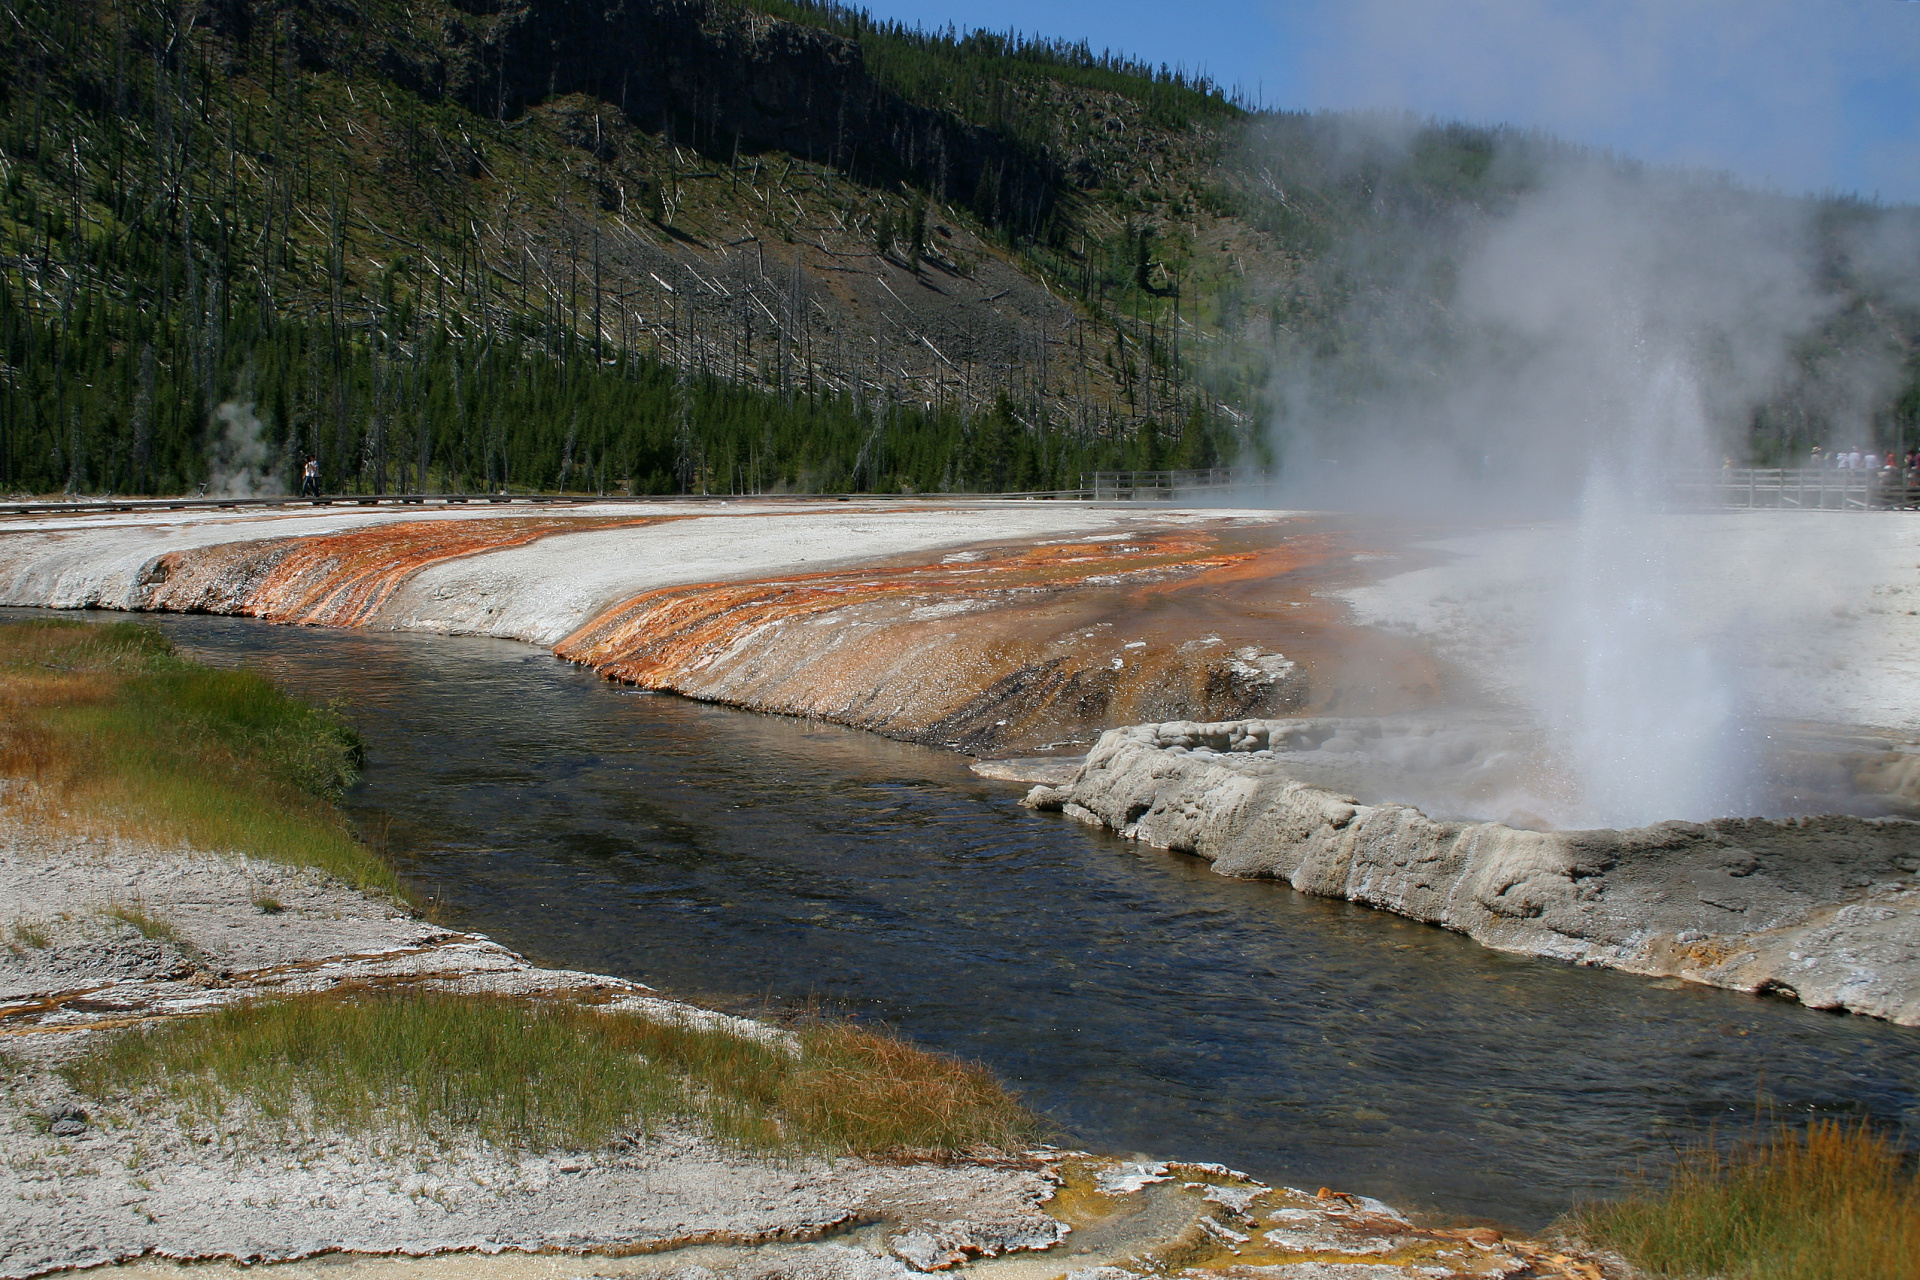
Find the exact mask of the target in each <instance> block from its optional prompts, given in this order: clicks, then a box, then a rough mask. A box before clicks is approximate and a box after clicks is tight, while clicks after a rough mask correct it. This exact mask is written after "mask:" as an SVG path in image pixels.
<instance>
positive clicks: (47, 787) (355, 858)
mask: <svg viewBox="0 0 1920 1280" xmlns="http://www.w3.org/2000/svg"><path fill="white" fill-rule="evenodd" d="M362 758H363V748H362V745H361V742H360V739H359V737H358V735H356V734H355V733H354V731H353V729H352V727H351V726H349V725H348V724H347V723H346V721H345V720H344V719H343V718H342V717H341V716H340V715H339V713H338V712H337V711H335V710H333V709H331V708H319V707H314V706H310V705H308V704H307V703H304V702H301V701H299V700H298V699H295V698H292V697H289V696H287V695H286V694H285V693H282V692H281V691H280V690H278V689H276V688H275V687H274V686H273V684H272V683H271V682H270V681H268V680H266V679H264V678H263V677H261V676H259V675H257V674H255V673H253V672H249V671H225V670H216V669H213V668H209V667H204V666H201V665H199V664H197V663H194V662H190V661H188V660H187V659H185V658H182V657H181V656H180V655H178V654H177V653H175V652H174V650H173V646H172V644H171V643H170V642H169V641H168V640H167V638H166V637H165V636H164V635H162V634H161V633H160V632H159V631H158V630H157V629H155V628H153V627H150V626H146V625H143V624H139V623H132V622H120V623H112V624H108V625H99V624H89V623H81V622H74V621H69V620H66V619H35V620H32V621H28V622H18V623H6V624H0V776H5V777H11V778H16V779H21V780H25V781H29V782H31V783H32V784H33V785H32V786H31V787H30V788H24V789H13V790H10V792H9V801H10V802H11V803H13V804H15V805H23V804H29V803H35V802H37V803H38V806H39V812H38V814H37V817H38V818H39V819H40V820H41V821H43V822H48V823H55V824H65V825H68V826H71V827H75V828H78V829H82V830H89V831H96V832H100V833H103V834H116V835H124V836H128V837H132V838H141V839H149V840H154V841H157V842H160V843H165V844H186V845H190V846H192V847H194V848H199V849H208V850H235V851H239V852H242V853H246V854H250V855H253V856H255V857H260V858H266V859H269V860H272V861H276V862H281V863H286V864H289V865H293V866H306V867H316V868H318V869H320V870H322V871H325V872H328V873H329V874H331V875H334V876H337V877H338V878H340V879H342V880H344V881H346V882H347V883H349V884H351V885H353V886H355V887H356V888H359V889H365V890H375V891H380V892H385V893H388V894H392V895H394V896H396V897H398V896H399V894H400V886H399V882H398V881H397V879H396V878H395V877H394V874H393V872H392V869H391V868H390V867H388V866H387V865H386V863H385V862H384V861H382V860H381V859H380V858H378V857H377V856H375V854H374V853H373V852H372V851H371V850H369V849H368V848H367V847H366V846H365V845H364V844H362V843H361V842H360V841H359V840H357V839H355V837H354V835H353V832H352V830H351V829H350V828H349V827H348V825H347V822H346V819H345V817H344V816H343V815H342V814H341V813H340V812H339V810H338V809H337V808H335V806H334V804H333V801H334V800H335V799H337V798H338V797H339V796H340V794H341V793H342V792H344V791H345V790H346V788H347V787H349V786H351V785H352V783H353V781H354V779H355V778H356V777H357V776H358V774H359V769H360V764H361V761H362Z"/></svg>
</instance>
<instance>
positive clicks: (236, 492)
mask: <svg viewBox="0 0 1920 1280" xmlns="http://www.w3.org/2000/svg"><path fill="white" fill-rule="evenodd" d="M213 416H214V419H215V421H217V422H218V423H219V424H220V434H219V436H218V437H217V438H216V439H215V440H214V443H213V471H212V474H211V476H210V477H209V479H208V481H207V492H208V493H209V494H212V495H213V496H215V497H220V498H277V497H280V496H282V495H284V494H285V493H286V491H287V487H286V485H285V483H283V482H282V481H281V479H280V477H279V476H278V475H276V474H275V473H274V467H273V446H272V445H271V444H269V443H268V442H267V439H266V429H265V427H264V425H263V424H262V423H261V421H260V419H259V418H258V417H256V416H255V415H254V412H253V402H252V401H248V402H246V403H244V404H243V403H240V402H238V401H233V400H228V401H226V402H224V403H222V404H221V405H220V407H219V408H217V409H215V410H214V411H213Z"/></svg>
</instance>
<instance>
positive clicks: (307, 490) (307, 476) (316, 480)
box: [300, 457, 320, 498]
mask: <svg viewBox="0 0 1920 1280" xmlns="http://www.w3.org/2000/svg"><path fill="white" fill-rule="evenodd" d="M300 496H301V497H303V498H317V497H319V496H320V459H318V458H315V457H309V458H308V459H307V465H306V466H304V467H302V468H301V469H300Z"/></svg>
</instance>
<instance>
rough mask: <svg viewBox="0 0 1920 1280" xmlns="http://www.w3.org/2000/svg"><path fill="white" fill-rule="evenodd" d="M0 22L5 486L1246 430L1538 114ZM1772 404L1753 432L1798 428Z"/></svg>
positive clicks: (122, 484)
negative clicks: (1380, 135) (1405, 125)
mask: <svg viewBox="0 0 1920 1280" xmlns="http://www.w3.org/2000/svg"><path fill="white" fill-rule="evenodd" d="M0 15H3V17H0V359H3V360H4V367H0V488H5V489H8V490H14V491H22V490H24V491H38V492H45V491H57V490H62V489H64V490H68V491H72V492H84V493H95V492H109V491H110V492H117V493H150V492H178V491H182V490H185V489H189V488H192V487H194V486H197V485H200V484H207V483H210V484H212V485H214V486H216V487H217V488H226V489H233V490H238V489H243V488H260V489H271V488H273V487H274V486H284V485H286V484H287V483H288V481H289V479H290V477H291V476H293V475H294V474H296V473H297V469H298V460H299V459H301V458H302V457H303V456H304V455H305V454H307V453H309V452H311V453H313V454H315V455H316V456H318V457H319V459H320V460H321V463H322V465H323V469H324V475H325V483H326V485H327V486H328V488H329V489H348V490H357V491H393V490H402V489H425V490H438V489H443V488H447V489H458V490H466V491H472V490H497V489H501V488H513V489H516V490H518V489H527V488H538V489H567V490H575V491H593V492H622V491H629V490H630V491H634V492H676V491H705V492H752V491H778V490H796V489H797V490H821V491H832V490H839V491H846V490H867V491H875V490H886V491H899V490H903V489H912V490H919V491H929V490H1006V489H1030V488H1052V487H1064V486H1070V485H1073V484H1075V483H1077V480H1078V477H1079V475H1080V474H1081V473H1082V472H1083V471H1087V470H1092V469H1096V468H1116V467H1126V468H1133V467H1141V468H1147V467H1183V466H1205V465H1224V464H1232V463H1236V462H1238V463H1260V462H1263V461H1265V460H1267V453H1266V448H1267V446H1266V437H1265V434H1264V428H1263V416H1264V415H1266V414H1268V413H1270V412H1271V406H1270V405H1269V404H1268V403H1267V402H1266V400H1265V399H1264V397H1263V390H1264V388H1265V387H1266V386H1267V385H1268V381H1269V377H1270V374H1271V372H1272V370H1273V368H1274V366H1275V362H1276V361H1280V362H1284V361H1287V360H1292V359H1309V358H1310V359H1315V360H1328V359H1332V360H1334V361H1336V362H1339V361H1346V362H1347V363H1348V364H1350V365H1351V370H1350V376H1351V378H1352V379H1353V380H1354V381H1355V383H1356V384H1364V383H1365V382H1366V380H1367V379H1368V378H1369V377H1370V376H1371V374H1370V373H1369V372H1368V368H1367V359H1368V356H1367V354H1366V351H1365V344H1364V343H1363V342H1361V341H1359V340H1358V339H1357V338H1356V337H1355V336H1354V326H1355V325H1356V324H1358V323H1360V320H1359V319H1357V318H1356V317H1363V316H1364V314H1365V313H1366V307H1365V306H1364V305H1359V304H1364V303H1366V302H1367V300H1368V299H1370V298H1375V297H1377V296H1381V295H1382V292H1383V290H1386V291H1387V292H1393V291H1395V290H1397V291H1398V292H1397V293H1395V296H1397V297H1402V298H1403V299H1404V298H1405V297H1406V296H1407V295H1408V286H1407V284H1406V283H1405V282H1404V281H1398V280H1396V281H1394V282H1393V283H1392V286H1391V288H1390V289H1388V288H1387V286H1386V285H1385V284H1383V282H1384V281H1387V280H1388V278H1389V273H1386V272H1384V271H1383V270H1379V269H1377V268H1378V263H1377V262H1374V261H1370V260H1369V257H1368V253H1367V252H1356V251H1355V245H1356V244H1361V245H1371V246H1372V249H1371V250H1370V252H1372V253H1373V254H1374V255H1375V257H1376V258H1379V257H1384V256H1390V254H1391V251H1392V246H1393V245H1394V244H1395V243H1397V241H1396V237H1403V236H1405V235H1407V234H1413V233H1416V232H1417V233H1418V234H1427V233H1428V232H1430V231H1431V230H1432V229H1433V228H1435V227H1442V228H1460V227H1467V226H1470V225H1471V224H1472V222H1473V220H1474V219H1476V218H1479V217H1485V216H1488V214H1489V211H1495V210H1497V209H1498V207H1499V206H1500V204H1501V202H1502V201H1503V200H1510V199H1512V198H1513V197H1514V196H1515V195H1516V193H1518V192H1521V191H1523V190H1525V189H1526V187H1527V185H1528V183H1529V182H1530V181H1531V180H1532V179H1531V177H1530V173H1531V170H1530V167H1529V166H1530V163H1531V162H1532V161H1544V159H1546V158H1550V157H1551V156H1553V155H1555V154H1558V152H1559V151H1561V150H1564V148H1559V147H1558V144H1554V143H1552V142H1550V141H1546V140H1540V139H1518V138H1513V137H1509V136H1506V135H1496V134H1493V133H1489V132H1487V131H1484V130H1473V129H1465V128H1450V127H1437V126H1436V127H1427V128H1422V129H1419V130H1416V131H1414V134H1413V136H1412V137H1411V140H1410V141H1409V142H1408V143H1407V145H1406V146H1404V147H1402V148H1398V149H1394V150H1392V151H1391V152H1390V153H1387V152H1383V153H1382V154H1380V155H1378V156H1373V155H1361V156H1359V157H1358V158H1356V157H1355V156H1354V155H1353V154H1352V148H1351V147H1350V145H1349V144H1348V142H1347V141H1346V140H1345V139H1344V135H1343V133H1342V126H1341V124H1340V122H1339V121H1338V120H1336V119H1328V118H1312V117H1301V116H1273V115H1262V116H1253V115H1250V114H1249V113H1247V112H1246V111H1244V110H1243V109H1242V108H1241V107H1240V106H1238V105H1236V104H1234V103H1233V102H1230V101H1229V100H1228V99H1227V98H1226V97H1225V96H1224V95H1223V94H1222V93H1221V92H1220V91H1219V90H1218V89H1217V88H1216V87H1214V86H1212V85H1210V84H1208V83H1207V82H1205V81H1204V80H1196V79H1193V78H1190V77H1187V76H1185V75H1182V74H1180V73H1179V72H1176V71H1170V70H1168V69H1166V68H1154V67H1151V66H1148V65H1145V64H1136V63H1133V62H1129V61H1126V60H1124V59H1119V58H1115V57H1113V56H1110V55H1106V54H1096V53H1095V52H1094V51H1092V50H1090V49H1088V48H1086V47H1085V46H1075V45H1069V44H1063V43H1050V42H1047V41H1042V40H1027V39H1021V38H1014V37H1000V36H993V35H990V34H985V33H971V34H968V33H948V34H937V33H936V34H927V33H922V32H917V31H907V30H902V29H900V28H897V27H893V26H888V25H886V24H881V23H877V22H875V21H873V20H871V19H870V18H869V17H867V16H866V15H865V14H863V13H861V12H858V11H853V10H845V9H840V8H837V7H834V6H831V5H814V4H809V3H796V2H794V0H748V2H746V3H734V2H732V0H608V2H607V3H604V4H594V5H578V4H570V3H565V2H564V0H404V2H403V0H201V2H197V3H196V2H194V0H171V2H167V3H162V2H160V0H0ZM1497 152H1498V153H1500V154H1501V155H1502V156H1504V157H1506V158H1505V159H1504V160H1503V161H1502V163H1494V158H1495V156H1496V153H1497ZM1515 157H1518V159H1517V160H1516V159H1514V158H1515ZM1529 158H1531V160H1529ZM1834 207H1835V214H1834V216H1835V217H1844V216H1856V214H1855V212H1849V208H1848V207H1846V206H1844V205H1843V204H1840V203H1836V205H1835V206H1834ZM1856 212H1857V211H1856ZM1858 216H1878V215H1877V214H1875V213H1874V212H1873V211H1870V210H1869V211H1865V212H1860V213H1858ZM1356 227H1367V228H1372V235H1371V238H1370V239H1367V238H1362V239H1360V240H1356V239H1355V237H1354V234H1353V233H1354V230H1355V228H1356ZM1410 229H1411V230H1410ZM1424 287H1428V286H1425V285H1422V286H1418V287H1416V288H1415V289H1414V292H1415V293H1418V289H1419V288H1424ZM1430 287H1431V288H1432V289H1434V290H1437V291H1440V292H1442V293H1443V292H1444V289H1445V283H1444V281H1443V280H1435V281H1434V282H1431V285H1430ZM1874 302H1875V299H1873V298H1871V297H1866V296H1865V295H1864V294H1863V302H1862V306H1863V307H1867V308H1868V310H1867V311H1861V310H1860V309H1859V308H1856V309H1855V313H1856V315H1855V318H1856V320H1857V321H1858V325H1859V326H1864V328H1863V329H1861V332H1862V333H1866V332H1867V331H1868V330H1870V331H1871V332H1870V333H1868V337H1873V339H1874V340H1876V341H1884V340H1886V339H1885V334H1888V333H1891V334H1894V335H1895V336H1897V337H1899V338H1900V340H1902V341H1907V342H1909V348H1910V347H1911V336H1912V335H1914V334H1917V333H1920V322H1916V321H1915V320H1914V318H1913V316H1912V315H1911V314H1909V313H1907V312H1902V311H1899V310H1898V308H1897V307H1896V306H1895V305H1894V304H1893V303H1891V302H1888V301H1887V300H1885V299H1881V300H1879V310H1878V311H1877V312H1871V305H1872V304H1873V303H1874ZM1869 312H1871V315H1869ZM1875 325H1878V326H1879V327H1878V328H1875V327H1874V326H1875ZM1883 331H1884V332H1883ZM1850 333H1853V331H1851V330H1844V329H1836V330H1835V331H1834V333H1832V334H1827V335H1825V336H1824V337H1823V340H1826V339H1829V338H1830V339H1831V342H1830V345H1832V346H1833V350H1834V351H1837V352H1840V353H1842V354H1844V353H1845V352H1846V351H1847V350H1849V348H1848V347H1847V343H1848V342H1850V341H1854V340H1855V339H1856V338H1859V335H1858V334H1854V336H1853V337H1850V336H1849V334H1850ZM1874 335H1879V336H1878V337H1875V336H1874ZM1859 340H1863V341H1864V340H1866V339H1864V338H1859ZM1819 354H1820V353H1819V352H1817V351H1816V352H1812V353H1811V354H1810V356H1809V359H1810V361H1811V363H1810V364H1809V368H1814V367H1815V366H1817V365H1818V364H1819ZM1807 386H1808V387H1817V379H1815V380H1813V381H1810V382H1808V383H1807ZM1793 395H1798V396H1799V397H1800V398H1799V399H1798V400H1795V399H1793ZM1793 395H1787V394H1785V393H1783V399H1782V405H1783V406H1788V407H1789V408H1792V409H1793V412H1797V413H1798V415H1799V416H1798V417H1797V418H1795V417H1792V415H1791V414H1790V413H1787V412H1786V410H1785V409H1783V410H1782V414H1784V415H1785V416H1778V415H1777V416H1776V417H1775V418H1772V419H1767V420H1765V421H1757V422H1756V426H1755V437H1754V451H1755V453H1756V456H1760V455H1764V454H1765V453H1766V452H1767V451H1768V450H1769V449H1774V450H1778V449H1782V448H1786V447H1787V446H1788V445H1789V444H1790V443H1792V442H1794V441H1796V440H1797V439H1800V438H1803V437H1811V436H1812V435H1814V434H1817V433H1818V431H1819V430H1821V424H1820V421H1819V414H1820V411H1821V409H1820V402H1819V398H1818V395H1817V393H1816V391H1808V390H1806V389H1805V388H1801V389H1800V390H1799V391H1795V392H1794V393H1793ZM1916 406H1920V397H1916V396H1915V395H1914V394H1913V393H1912V392H1911V390H1909V391H1908V392H1907V399H1906V400H1904V401H1903V400H1899V399H1898V398H1897V397H1896V398H1894V399H1891V400H1889V401H1888V403H1887V404H1886V405H1885V406H1882V407H1881V409H1879V410H1877V412H1881V413H1882V414H1883V416H1885V415H1897V414H1901V413H1904V414H1906V415H1907V416H1908V417H1909V418H1910V417H1911V416H1912V415H1913V413H1914V410H1915V408H1916ZM1783 424H1784V425H1783ZM1796 433H1797V434H1796Z"/></svg>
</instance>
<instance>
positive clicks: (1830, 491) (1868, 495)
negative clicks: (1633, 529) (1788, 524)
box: [1672, 467, 1920, 511]
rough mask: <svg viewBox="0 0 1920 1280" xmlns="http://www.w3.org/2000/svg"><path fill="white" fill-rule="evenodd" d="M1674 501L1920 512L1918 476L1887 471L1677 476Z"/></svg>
mask: <svg viewBox="0 0 1920 1280" xmlns="http://www.w3.org/2000/svg"><path fill="white" fill-rule="evenodd" d="M1672 494H1673V498H1674V501H1676V502H1677V503H1679V504H1680V505H1682V506H1688V507H1774V508H1785V509H1790V510H1792V509H1797V510H1804V511H1884V510H1907V511H1912V510H1920V477H1916V476H1915V475H1913V474H1910V473H1908V472H1905V471H1902V470H1900V469H1899V468H1895V467H1887V468H1882V469H1880V470H1876V471H1847V470H1838V469H1833V468H1828V467H1722V468H1720V469H1719V470H1717V471H1713V470H1704V471H1687V472H1678V473H1676V474H1675V475H1674V477H1673V481H1672Z"/></svg>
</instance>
